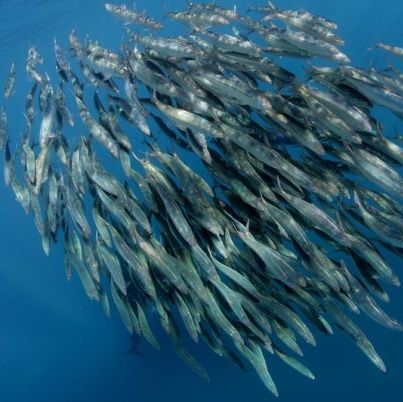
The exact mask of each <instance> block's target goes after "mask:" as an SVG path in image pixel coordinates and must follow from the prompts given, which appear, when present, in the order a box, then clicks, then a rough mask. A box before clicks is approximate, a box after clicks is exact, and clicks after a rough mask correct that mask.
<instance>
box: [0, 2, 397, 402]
mask: <svg viewBox="0 0 403 402" xmlns="http://www.w3.org/2000/svg"><path fill="white" fill-rule="evenodd" d="M195 1H196V0H195ZM219 3H220V4H222V5H224V6H227V7H232V6H233V2H232V1H224V0H222V1H219ZM260 3H262V2H260ZM165 4H166V5H167V7H168V8H169V10H175V8H181V7H183V5H184V2H182V1H176V0H175V1H169V2H168V1H165V2H164V1H160V0H149V1H145V0H137V1H136V7H137V8H139V9H145V10H147V12H148V13H149V14H151V15H153V16H155V17H156V18H159V19H162V18H163V13H164V5H165ZM130 5H131V4H130ZM248 5H249V1H247V2H243V1H240V2H238V3H237V6H238V8H239V9H241V10H242V9H245V8H246V7H247V6H248ZM276 5H278V6H279V7H287V8H305V9H307V10H309V11H311V12H313V13H317V14H320V15H323V16H326V17H328V18H330V19H332V20H334V21H336V22H337V23H338V24H339V33H340V35H341V36H342V37H343V38H344V39H346V42H347V44H346V46H345V51H346V53H347V54H348V55H349V56H351V59H352V63H353V64H355V65H360V66H367V65H369V64H372V65H375V66H382V65H386V64H387V63H395V59H393V58H392V57H391V56H388V55H385V54H384V53H379V52H367V50H366V49H367V48H368V47H369V46H370V45H372V44H373V42H374V39H373V38H374V37H375V38H379V39H381V40H382V41H384V42H388V43H395V44H397V45H399V44H400V46H402V45H403V42H402V38H403V27H402V17H403V2H402V1H401V0H385V1H374V0H338V1H325V0H322V1H318V0H299V1H298V0H288V1H286V0H282V1H280V0H278V1H277V2H276ZM74 27H75V28H76V31H77V33H78V35H79V36H80V37H83V36H84V35H85V34H87V33H89V34H90V35H91V37H92V38H97V39H98V40H99V42H100V43H101V44H103V45H105V46H110V47H114V48H116V49H118V48H119V44H120V39H121V33H122V26H121V24H120V23H119V22H118V21H117V20H114V19H113V18H111V17H110V16H108V15H107V13H106V12H105V11H104V8H103V2H102V1H98V0H87V1H78V0H69V1H65V0H53V1H51V0H37V1H34V0H31V1H30V0H25V1H23V0H9V1H4V0H0V55H1V58H0V60H1V62H0V77H1V81H0V82H3V81H2V79H3V78H4V77H5V76H6V74H7V71H8V69H9V66H10V64H11V62H12V61H13V60H14V61H15V62H16V64H17V66H18V82H17V91H16V94H15V96H14V98H13V100H12V103H11V104H10V107H9V109H8V112H9V119H10V126H11V130H12V131H13V132H12V135H13V136H15V138H18V135H19V133H20V132H21V131H22V130H23V128H24V121H23V116H22V115H21V112H22V107H23V104H24V97H25V93H26V90H27V89H28V87H29V85H30V83H29V82H28V79H27V78H26V75H25V72H24V61H25V58H26V51H27V48H28V46H29V45H35V46H36V48H37V49H38V50H39V51H40V53H41V54H42V55H43V56H44V58H45V65H47V67H46V69H47V70H48V71H49V72H50V73H52V75H54V74H55V71H54V59H53V38H54V37H56V38H57V39H58V42H59V43H60V44H61V45H62V46H63V47H67V37H68V33H69V32H70V31H71V29H72V28H74ZM169 33H170V34H172V35H175V34H178V33H180V30H178V29H175V28H173V30H172V31H170V32H169ZM400 67H402V66H401V65H400ZM1 85H2V84H1ZM377 113H378V116H381V117H382V119H383V122H384V124H385V126H386V127H387V128H388V129H389V130H392V129H393V127H394V126H397V127H399V124H400V129H402V125H401V123H399V122H398V120H397V119H395V118H394V117H393V116H392V115H390V114H388V113H386V112H382V111H379V112H377ZM0 206H1V208H0V221H1V226H0V401H1V402H11V401H13V402H25V401H41V402H48V401H49V402H50V401H51V402H54V401H58V402H84V401H85V402H88V401H97V402H111V401H121V402H162V401H163V402H205V401H213V402H215V401H220V402H246V401H251V402H261V401H269V400H274V397H272V396H271V394H270V393H269V392H268V391H267V390H266V389H265V388H264V386H263V385H262V384H261V383H260V381H259V379H258V378H257V376H256V375H255V373H254V372H253V371H252V370H249V371H248V372H247V373H243V372H241V371H240V370H239V369H237V368H236V367H234V366H233V365H232V364H230V363H229V362H227V361H225V360H223V359H219V358H218V357H216V356H215V355H213V353H210V352H209V351H207V350H206V348H204V347H202V346H192V351H193V352H194V353H195V355H196V356H198V357H200V358H201V360H202V361H203V363H204V364H205V366H206V367H207V369H208V371H209V372H210V374H211V378H212V380H211V381H210V382H206V381H204V380H202V379H200V378H199V377H197V376H196V375H195V374H193V372H191V371H190V370H188V369H187V368H186V367H185V366H184V365H183V364H182V362H181V361H180V360H179V359H178V358H177V357H176V355H175V354H174V353H173V352H172V350H171V348H170V346H169V344H168V342H167V341H166V339H165V337H164V336H163V334H162V333H161V332H162V331H161V332H160V333H159V332H158V330H157V335H159V339H160V340H162V346H163V350H162V351H161V352H156V351H154V350H152V349H151V348H150V347H149V346H148V345H146V344H145V342H141V343H140V345H139V351H141V353H142V354H143V357H141V356H138V355H132V354H125V351H126V350H127V349H129V348H130V345H131V340H130V338H129V336H128V334H127V332H126V330H125V329H124V328H123V325H122V324H121V322H120V320H119V318H118V317H117V314H116V311H113V313H114V314H112V317H111V318H110V319H108V318H106V317H105V315H104V313H103V312H102V309H101V307H100V305H99V304H97V303H94V302H91V301H89V300H88V298H87V297H86V296H85V295H84V292H83V290H82V287H81V284H80V283H79V282H78V279H77V278H76V277H74V278H73V280H72V282H70V283H69V282H67V281H66V279H65V275H64V270H63V255H62V250H61V247H60V246H59V247H53V248H52V250H51V254H50V256H49V257H46V256H45V255H44V254H43V252H42V247H41V243H40V239H39V236H38V235H37V233H36V229H35V227H34V223H33V220H32V218H31V217H27V216H26V215H25V214H24V212H23V210H22V208H20V206H19V205H18V204H17V203H16V202H15V200H14V196H13V194H12V192H11V190H10V189H9V188H6V187H5V186H4V183H3V181H2V180H0ZM392 265H393V268H394V270H395V271H396V272H397V273H398V274H400V277H401V278H403V275H401V271H402V268H403V267H402V261H401V260H400V261H399V260H397V259H396V260H394V261H392ZM390 295H391V299H392V301H391V303H390V305H388V306H386V311H387V312H388V313H390V314H391V315H394V316H396V317H397V318H400V320H403V292H402V290H401V289H390ZM358 322H359V323H360V324H361V325H362V328H363V329H364V331H365V332H366V333H367V334H368V335H369V337H370V339H371V340H372V341H373V343H374V345H375V346H376V348H377V350H378V351H379V353H380V354H381V355H382V357H383V358H384V361H385V363H386V365H387V373H386V374H383V373H381V372H380V371H378V370H377V369H376V368H374V366H372V365H371V363H370V362H369V361H367V359H366V358H365V357H364V356H363V355H362V354H361V353H360V352H359V351H358V349H356V347H355V346H354V344H353V343H352V342H351V341H350V340H349V339H347V337H346V336H345V335H343V334H339V333H337V334H336V335H334V336H332V337H325V336H323V335H321V334H316V335H317V340H318V346H317V348H312V347H309V346H307V347H305V348H304V353H305V358H304V363H305V364H306V365H307V366H308V367H310V368H311V369H312V371H313V372H314V373H315V375H316V380H315V381H310V380H308V379H306V378H304V377H302V376H300V375H299V374H297V373H296V372H293V371H292V370H291V369H289V368H288V367H287V366H285V365H284V364H282V363H281V362H279V361H278V359H270V358H269V360H268V365H269V368H270V371H271V373H272V375H273V377H274V379H275V381H276V383H277V385H278V388H279V390H280V398H281V400H282V401H286V402H302V401H309V402H316V401H320V402H333V401H337V402H350V401H354V402H357V401H366V402H375V401H383V402H402V401H403V334H402V333H397V332H393V331H390V330H387V329H384V328H382V327H380V326H378V325H376V324H374V323H372V322H369V321H368V320H367V319H362V320H358ZM164 339H165V340H164Z"/></svg>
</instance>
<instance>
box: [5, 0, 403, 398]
mask: <svg viewBox="0 0 403 402" xmlns="http://www.w3.org/2000/svg"><path fill="white" fill-rule="evenodd" d="M105 10H106V12H108V13H110V14H111V15H112V16H113V17H117V18H119V19H121V20H122V21H123V23H124V28H123V27H122V30H124V33H125V39H124V40H123V42H122V46H121V50H120V51H118V52H116V51H114V50H110V49H107V48H105V47H102V45H101V44H99V43H98V42H97V41H93V40H91V39H90V38H88V37H87V38H84V39H80V38H79V37H78V36H77V34H76V32H75V31H72V32H71V34H70V36H69V42H70V49H69V50H63V49H62V48H61V47H60V46H59V45H58V44H57V42H56V40H55V42H54V51H55V60H56V69H57V72H58V77H59V81H58V82H51V79H50V78H49V76H48V75H47V74H46V72H44V71H42V70H43V65H44V60H43V58H42V56H41V55H40V54H39V53H38V51H37V50H36V49H35V48H34V47H31V48H30V49H29V51H28V56H27V62H26V73H27V75H28V77H29V78H30V80H31V81H32V87H31V89H30V90H29V92H28V93H27V95H26V102H25V110H24V112H23V113H24V116H25V119H26V122H27V124H26V129H25V132H24V133H23V134H22V136H21V137H18V136H17V135H15V134H14V133H10V132H9V131H10V130H9V128H8V115H7V105H8V102H9V101H10V98H11V97H12V95H13V93H14V90H15V84H16V67H15V64H14V63H13V64H12V66H11V69H10V72H9V74H8V77H7V79H6V83H5V90H4V101H3V106H2V107H1V109H0V148H1V149H2V150H3V152H4V179H5V182H6V184H7V185H10V186H11V188H12V190H13V192H14V194H15V198H16V200H17V201H18V202H19V203H20V204H21V205H22V207H23V208H24V210H25V212H26V213H27V214H32V216H33V218H34V221H35V225H36V227H37V230H38V232H39V235H40V237H41V241H42V245H43V249H44V251H45V253H46V254H48V253H49V252H50V247H51V244H52V243H54V242H57V241H59V242H62V243H63V247H64V266H65V272H66V276H67V278H68V279H69V280H70V278H71V277H72V275H77V276H78V278H79V279H80V281H81V282H82V285H83V288H84V290H85V292H86V294H87V295H88V297H89V298H90V299H92V300H96V301H99V302H100V303H101V305H102V307H103V309H104V310H105V313H106V314H107V315H109V314H110V311H111V303H113V304H114V305H115V307H116V310H117V312H118V313H119V315H120V316H121V318H122V321H123V323H124V325H125V327H126V328H127V330H128V331H129V332H130V333H131V334H133V333H136V334H137V335H141V336H143V337H144V338H145V339H146V340H147V341H148V342H149V343H150V344H151V345H152V346H154V347H155V348H157V349H158V348H159V347H160V344H159V341H158V339H157V337H156V336H155V334H154V333H153V328H152V327H153V325H151V324H150V317H151V315H154V316H155V317H157V320H158V321H159V323H160V325H161V327H162V328H163V330H164V332H165V333H166V334H167V336H169V337H170V339H171V341H172V345H173V347H174V349H175V351H176V352H177V354H178V355H179V357H180V358H181V359H182V360H183V361H184V362H185V363H187V364H188V365H189V366H190V367H191V368H192V369H193V370H194V371H195V372H196V373H197V374H199V375H200V376H202V377H203V378H206V379H209V374H208V373H207V371H206V369H205V368H204V367H203V365H202V363H200V362H199V361H198V360H196V358H195V357H194V356H193V355H192V354H191V353H190V351H189V350H188V349H186V348H185V346H184V344H183V341H182V339H183V336H184V333H187V334H188V335H189V336H190V337H191V338H192V339H193V340H194V341H195V342H198V341H199V340H202V342H204V343H205V344H206V345H207V346H208V347H209V348H210V349H211V350H212V351H213V352H215V353H216V354H217V355H219V356H222V357H225V358H228V359H230V360H232V361H233V362H234V363H235V364H237V365H238V366H239V367H240V368H245V367H246V366H247V365H248V364H249V365H251V366H252V367H253V368H254V369H255V371H256V372H257V374H258V376H259V377H260V379H261V380H262V381H263V383H264V385H265V386H266V387H267V388H268V389H269V390H270V391H271V392H272V393H273V394H274V395H278V391H277V388H276V385H275V382H274V380H273V378H272V376H271V373H270V372H269V369H268V366H267V364H266V360H267V361H270V359H271V358H272V355H276V356H277V357H279V358H280V359H281V360H283V361H284V362H285V363H286V364H288V365H289V366H291V367H292V368H294V369H295V370H297V371H298V372H300V373H301V374H303V375H304V376H306V377H308V378H311V379H314V374H313V373H312V372H311V371H310V370H309V368H307V367H306V366H305V365H304V364H303V363H302V362H301V361H300V359H299V358H300V357H301V356H302V353H303V352H302V346H301V342H302V341H303V342H307V343H308V344H310V345H313V346H315V345H316V340H315V336H314V334H315V331H317V330H319V331H321V332H323V333H325V334H327V335H331V334H333V332H334V331H335V330H337V331H339V330H340V331H342V332H344V333H345V334H347V335H348V336H349V337H351V338H352V340H353V342H355V343H356V345H357V346H358V347H359V348H360V349H361V350H362V352H363V353H365V355H366V356H367V357H368V358H369V359H370V360H371V361H372V363H374V364H375V365H376V366H377V367H378V368H379V369H381V370H383V371H384V370H385V365H384V363H383V361H382V359H381V357H380V356H379V355H378V353H377V352H376V350H375V348H374V346H373V345H372V344H371V342H370V341H369V340H368V338H367V336H366V335H365V334H364V333H363V331H362V330H361V329H360V328H359V327H358V326H357V325H356V324H355V323H354V316H355V315H357V314H358V313H360V312H362V313H363V314H365V315H367V316H368V317H369V318H371V319H372V320H374V321H376V322H377V323H379V324H382V325H384V326H386V327H388V328H391V329H396V330H400V331H401V330H402V329H403V325H402V323H400V322H399V321H398V320H397V319H395V318H392V317H390V316H389V315H387V313H386V312H384V311H383V310H382V308H381V306H380V304H381V303H382V302H387V301H389V296H388V293H387V289H386V287H387V286H389V285H393V286H399V285H400V282H399V278H398V276H397V275H396V274H395V273H394V272H393V270H392V269H391V267H390V266H389V264H388V262H387V258H386V256H387V255H388V253H393V254H395V255H396V256H397V257H398V258H401V257H402V255H403V206H402V204H401V200H402V198H403V178H402V175H401V172H402V169H401V168H402V164H403V148H402V144H401V143H402V138H401V137H400V136H399V135H390V134H389V135H387V134H386V133H384V131H385V130H384V129H383V125H382V123H381V122H380V121H378V120H377V119H376V118H375V117H374V115H373V113H372V111H373V108H374V107H381V108H384V109H388V110H389V111H391V112H393V113H394V114H395V115H397V116H398V117H400V118H401V119H403V72H401V71H399V70H398V69H397V68H395V67H387V68H385V69H384V70H377V69H375V68H370V69H362V68H356V67H354V66H352V65H350V60H349V58H348V56H347V55H345V54H344V53H343V52H342V51H341V50H340V49H339V47H340V46H341V45H343V43H344V42H343V40H342V39H341V38H340V37H338V36H337V34H336V33H335V30H336V28H337V25H336V24H335V23H334V22H332V21H329V20H327V19H325V18H322V17H319V16H316V15H312V14H310V13H309V12H307V11H292V10H281V9H278V8H276V7H275V6H274V5H273V4H271V3H268V4H267V5H264V6H259V7H251V8H250V10H249V11H248V13H247V14H246V15H241V14H240V13H239V12H238V11H237V10H236V9H235V8H234V9H224V8H222V7H220V6H218V5H216V4H214V3H188V5H187V9H185V10H184V11H177V12H167V13H166V16H167V18H168V19H170V20H173V21H174V22H176V23H181V24H185V25H186V26H187V28H186V27H185V28H184V30H183V32H184V34H183V36H180V37H165V36H158V30H160V29H161V28H162V25H161V24H160V23H159V22H158V21H156V20H154V19H153V18H151V17H149V16H147V15H145V14H144V13H142V12H139V11H136V10H134V9H130V8H129V7H127V6H125V5H117V4H109V3H107V4H105ZM374 48H377V49H382V50H385V51H387V52H390V55H391V57H396V58H397V59H398V58H402V57H403V49H402V48H398V47H395V46H391V45H387V44H383V43H378V44H376V45H375V46H374ZM289 58H297V59H301V60H302V61H304V60H306V59H313V60H310V62H309V68H308V70H307V71H306V73H305V76H304V77H302V78H301V77H298V76H297V75H296V74H294V73H293V72H291V71H289V70H288V69H286V68H284V67H282V66H281V65H280V64H281V62H282V61H283V60H287V59H289ZM317 59H322V60H327V61H328V62H329V65H330V66H329V67H323V66H321V67H316V66H314V64H313V63H314V61H315V60H317ZM321 65H323V62H322V63H321ZM21 113H22V111H21ZM68 126H70V130H74V132H75V133H76V135H75V136H74V137H71V136H67V135H65V129H66V128H67V127H68ZM135 138H136V139H137V141H138V139H140V142H142V143H143V145H144V146H145V147H146V148H147V149H148V151H147V152H146V153H144V152H139V151H138V149H136V148H135V147H134V145H133V142H134V139H135ZM13 149H15V151H14V152H13V151H12V150H13ZM153 320H154V319H153ZM154 332H155V330H154Z"/></svg>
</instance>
